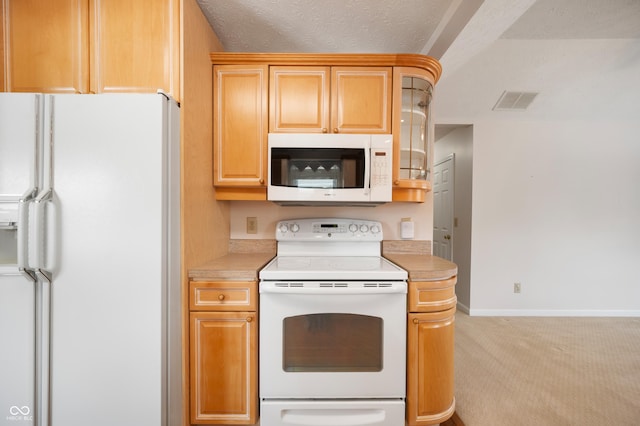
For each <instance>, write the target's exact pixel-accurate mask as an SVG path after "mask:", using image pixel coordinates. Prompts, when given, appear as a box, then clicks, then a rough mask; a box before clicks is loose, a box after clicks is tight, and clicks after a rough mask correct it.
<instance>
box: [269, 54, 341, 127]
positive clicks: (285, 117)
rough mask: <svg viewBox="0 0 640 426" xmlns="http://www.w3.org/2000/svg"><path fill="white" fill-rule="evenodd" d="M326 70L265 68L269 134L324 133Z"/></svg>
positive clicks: (327, 113)
mask: <svg viewBox="0 0 640 426" xmlns="http://www.w3.org/2000/svg"><path fill="white" fill-rule="evenodd" d="M329 78H330V73H329V67H302V66H300V67H283V66H272V67H270V69H269V96H270V97H269V131H270V132H291V133H295V132H298V133H300V132H304V133H327V132H328V128H329V96H330V94H329V86H330V85H329Z"/></svg>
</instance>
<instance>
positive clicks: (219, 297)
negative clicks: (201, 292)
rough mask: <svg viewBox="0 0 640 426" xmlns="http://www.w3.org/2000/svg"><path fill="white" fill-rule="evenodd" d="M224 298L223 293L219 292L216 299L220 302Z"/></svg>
mask: <svg viewBox="0 0 640 426" xmlns="http://www.w3.org/2000/svg"><path fill="white" fill-rule="evenodd" d="M224 299H225V297H224V294H219V295H218V300H219V301H221V302H222V301H223V300H224Z"/></svg>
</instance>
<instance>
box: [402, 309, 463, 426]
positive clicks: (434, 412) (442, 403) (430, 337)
mask: <svg viewBox="0 0 640 426" xmlns="http://www.w3.org/2000/svg"><path fill="white" fill-rule="evenodd" d="M455 311H456V309H455V308H452V309H449V310H446V311H442V312H429V313H418V314H415V313H410V314H409V316H408V318H409V323H408V326H407V330H408V335H407V354H408V355H407V423H408V425H410V426H414V425H434V424H438V423H441V422H443V421H445V420H447V419H448V418H450V417H451V416H452V415H453V412H454V410H455V398H454V395H453V390H454V375H453V374H454V370H453V350H454V321H455Z"/></svg>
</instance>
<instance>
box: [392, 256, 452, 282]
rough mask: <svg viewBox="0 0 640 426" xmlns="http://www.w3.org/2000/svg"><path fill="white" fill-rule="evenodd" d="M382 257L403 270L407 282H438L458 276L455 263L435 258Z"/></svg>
mask: <svg viewBox="0 0 640 426" xmlns="http://www.w3.org/2000/svg"><path fill="white" fill-rule="evenodd" d="M384 257H385V258H387V259H389V260H390V261H392V262H393V263H395V264H396V265H398V266H400V267H401V268H403V269H405V270H406V271H407V272H408V274H409V281H438V280H445V279H447V278H451V277H453V276H456V275H457V274H458V266H457V265H456V264H455V263H453V262H450V261H448V260H446V259H443V258H441V257H437V256H431V255H425V254H397V253H387V254H384Z"/></svg>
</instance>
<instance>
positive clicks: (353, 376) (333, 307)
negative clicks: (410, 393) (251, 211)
mask: <svg viewBox="0 0 640 426" xmlns="http://www.w3.org/2000/svg"><path fill="white" fill-rule="evenodd" d="M382 238H383V235H382V225H381V223H380V222H376V221H369V220H358V219H343V218H320V219H298V220H287V221H282V222H280V223H279V224H278V226H277V229H276V240H277V243H278V248H277V256H276V257H275V258H274V259H273V260H272V261H271V262H270V263H269V264H267V266H265V267H264V268H263V269H262V270H261V271H260V285H259V288H260V399H261V423H260V424H261V425H262V426H294V425H302V424H317V425H325V424H326V425H332V424H345V425H346V424H348V425H352V426H360V425H363V426H364V425H367V426H397V425H399V424H404V413H405V405H404V400H405V377H406V293H407V283H406V280H407V272H406V271H404V270H403V269H401V268H400V267H398V266H396V265H395V264H393V263H392V262H389V261H388V260H386V259H384V258H383V257H382V256H381V242H382Z"/></svg>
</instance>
